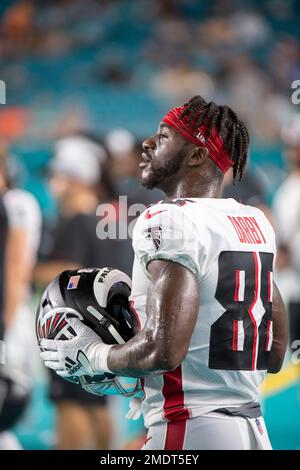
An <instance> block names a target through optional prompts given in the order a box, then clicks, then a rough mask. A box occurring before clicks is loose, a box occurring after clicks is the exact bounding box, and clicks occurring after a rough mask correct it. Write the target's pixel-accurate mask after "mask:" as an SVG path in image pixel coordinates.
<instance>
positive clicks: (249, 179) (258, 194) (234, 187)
mask: <svg viewBox="0 0 300 470" xmlns="http://www.w3.org/2000/svg"><path fill="white" fill-rule="evenodd" d="M232 178H233V173H232V169H231V168H230V169H229V170H228V171H227V173H225V175H224V180H223V186H222V188H223V192H222V197H224V198H233V199H235V200H236V201H238V202H240V203H242V204H246V205H249V206H254V207H257V208H258V209H260V210H261V211H263V213H264V214H265V216H266V217H267V219H268V220H269V222H270V223H271V224H272V225H273V215H272V212H271V210H270V208H269V207H268V206H267V203H266V197H265V192H264V188H263V184H262V181H261V180H260V178H259V177H258V176H257V175H256V174H255V173H254V172H251V171H249V170H248V168H246V171H245V174H244V176H243V184H241V182H240V181H235V183H234V184H232Z"/></svg>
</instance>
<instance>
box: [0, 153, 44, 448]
mask: <svg viewBox="0 0 300 470" xmlns="http://www.w3.org/2000/svg"><path fill="white" fill-rule="evenodd" d="M1 151H2V152H1V158H0V192H1V194H2V198H3V203H4V206H5V209H6V213H7V220H8V240H7V244H6V247H5V276H4V277H5V279H4V286H5V287H4V313H3V314H4V318H3V319H4V341H5V351H6V361H5V364H4V365H2V367H1V400H0V403H1V409H0V431H1V432H0V449H20V444H19V443H18V441H17V439H16V437H15V436H14V434H12V433H11V432H9V430H10V429H11V428H12V427H13V426H14V425H15V424H16V423H17V422H18V420H19V419H20V418H21V417H22V415H23V413H24V411H25V409H26V407H27V404H28V402H29V399H30V395H31V390H32V378H33V361H34V357H35V356H36V352H37V350H36V348H35V338H34V327H33V317H32V315H31V308H30V302H31V281H32V272H33V267H34V265H35V262H36V257H37V252H38V248H39V243H40V235H41V211H40V207H39V204H38V202H37V201H36V199H35V198H34V196H33V195H32V194H31V193H29V192H28V191H25V190H23V189H17V188H14V174H13V172H12V171H11V170H12V169H13V166H12V162H11V158H10V156H9V154H8V152H7V149H6V148H5V145H4V146H3V145H2V149H1ZM2 249H3V247H2ZM1 283H2V282H1Z"/></svg>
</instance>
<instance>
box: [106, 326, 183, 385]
mask: <svg viewBox="0 0 300 470" xmlns="http://www.w3.org/2000/svg"><path fill="white" fill-rule="evenodd" d="M161 339H162V341H158V340H157V339H156V338H155V334H154V332H153V331H147V330H143V331H142V332H141V333H139V334H138V335H137V336H136V337H134V338H132V339H131V340H130V341H128V343H126V344H124V345H116V346H113V347H112V348H111V349H110V351H109V354H108V359H107V365H108V367H109V369H110V370H111V371H112V372H114V373H116V374H118V375H124V376H130V377H144V376H145V375H149V374H151V373H152V372H157V371H168V370H172V369H174V368H175V367H176V364H175V363H174V361H172V359H171V358H170V357H169V355H168V353H167V351H166V350H165V348H164V347H162V346H161V342H162V343H165V344H167V341H166V342H165V341H164V339H163V338H161Z"/></svg>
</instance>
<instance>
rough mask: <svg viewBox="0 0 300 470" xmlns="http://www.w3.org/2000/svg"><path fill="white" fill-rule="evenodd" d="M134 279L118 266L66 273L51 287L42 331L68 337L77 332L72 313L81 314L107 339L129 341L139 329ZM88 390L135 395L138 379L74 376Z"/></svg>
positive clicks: (40, 316)
mask: <svg viewBox="0 0 300 470" xmlns="http://www.w3.org/2000/svg"><path fill="white" fill-rule="evenodd" d="M130 292H131V280H130V278H129V277H128V276H127V275H126V274H125V273H123V272H121V271H119V270H118V269H114V268H107V267H106V268H101V269H99V268H85V269H76V270H69V271H64V272H62V273H61V274H60V275H59V276H58V277H57V278H55V279H54V280H53V281H52V282H51V283H50V284H49V285H48V287H47V288H46V289H45V291H44V293H43V295H42V298H41V301H40V303H39V307H38V310H37V315H36V335H37V339H38V341H39V342H40V341H41V340H42V339H43V338H46V339H60V340H68V339H71V338H72V337H73V336H75V332H74V330H73V328H72V327H71V326H70V325H69V323H68V319H69V318H72V317H73V318H74V317H76V318H78V319H79V320H81V321H82V322H83V323H85V324H86V325H87V326H89V327H90V328H92V330H93V331H95V333H97V334H98V335H99V336H100V338H101V339H102V341H103V342H104V343H106V344H122V343H126V342H127V341H128V340H129V339H130V338H132V337H133V336H134V335H135V334H136V333H137V332H138V324H139V323H138V318H137V317H136V315H135V312H134V311H133V310H132V309H131V308H130V305H129V300H128V298H129V295H130ZM71 380H72V381H73V382H76V383H79V384H80V385H81V386H82V387H83V388H84V389H85V390H87V391H89V392H91V393H95V394H97V395H102V394H104V393H105V394H115V393H121V394H122V395H127V396H130V395H134V394H135V393H136V391H137V390H138V389H139V380H138V379H129V378H128V379H127V378H126V379H125V378H120V377H116V376H115V375H113V374H103V375H100V376H91V377H90V376H82V377H74V378H72V379H71Z"/></svg>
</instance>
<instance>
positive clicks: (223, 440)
mask: <svg viewBox="0 0 300 470" xmlns="http://www.w3.org/2000/svg"><path fill="white" fill-rule="evenodd" d="M271 449H272V447H271V443H270V440H269V436H268V432H267V429H266V425H265V422H264V419H263V417H262V416H260V417H259V418H251V419H250V418H242V417H238V416H227V415H224V414H221V413H215V412H211V413H207V414H205V415H202V416H199V417H197V418H192V419H188V420H185V421H184V420H183V421H177V422H172V423H167V422H166V423H159V424H156V425H154V426H151V427H150V428H149V431H148V434H147V439H146V443H145V445H144V447H143V448H142V450H145V451H147V450H271Z"/></svg>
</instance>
